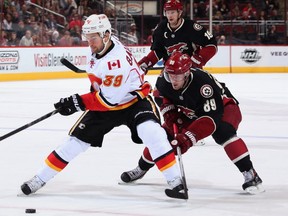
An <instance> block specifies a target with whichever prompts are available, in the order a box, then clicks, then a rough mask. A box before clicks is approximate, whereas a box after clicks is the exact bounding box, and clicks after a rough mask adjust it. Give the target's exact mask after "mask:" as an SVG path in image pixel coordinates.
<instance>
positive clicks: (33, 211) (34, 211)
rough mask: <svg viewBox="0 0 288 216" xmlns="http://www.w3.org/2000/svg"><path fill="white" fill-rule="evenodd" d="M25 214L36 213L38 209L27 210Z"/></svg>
mask: <svg viewBox="0 0 288 216" xmlns="http://www.w3.org/2000/svg"><path fill="white" fill-rule="evenodd" d="M25 213H28V214H31V213H36V209H26V210H25Z"/></svg>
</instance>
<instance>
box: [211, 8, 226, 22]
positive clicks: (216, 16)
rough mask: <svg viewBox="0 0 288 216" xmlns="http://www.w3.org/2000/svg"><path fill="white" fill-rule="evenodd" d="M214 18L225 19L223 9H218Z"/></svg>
mask: <svg viewBox="0 0 288 216" xmlns="http://www.w3.org/2000/svg"><path fill="white" fill-rule="evenodd" d="M213 19H214V20H223V19H224V17H223V16H222V13H221V11H219V10H218V11H216V14H215V15H214V16H213Z"/></svg>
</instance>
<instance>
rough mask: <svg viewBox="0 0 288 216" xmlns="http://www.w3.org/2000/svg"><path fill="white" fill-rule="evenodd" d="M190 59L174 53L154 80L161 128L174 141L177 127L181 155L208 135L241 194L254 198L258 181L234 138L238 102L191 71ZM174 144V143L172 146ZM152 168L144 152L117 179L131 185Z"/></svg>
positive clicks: (205, 76) (245, 152)
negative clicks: (238, 175) (238, 176)
mask: <svg viewBox="0 0 288 216" xmlns="http://www.w3.org/2000/svg"><path fill="white" fill-rule="evenodd" d="M192 65H193V62H192V60H191V59H190V56H189V55H187V54H182V53H181V52H174V53H173V54H172V56H171V57H170V58H169V59H168V60H167V61H166V64H165V68H164V72H163V74H162V75H161V76H159V77H158V79H157V82H156V88H157V89H158V91H159V94H160V95H159V96H160V97H162V98H163V103H162V105H161V108H160V110H161V113H162V115H163V117H164V124H163V127H164V128H165V129H166V131H167V133H168V134H169V136H170V140H171V141H172V140H173V139H174V133H173V124H176V125H177V126H178V134H176V138H175V139H176V141H177V142H176V146H179V147H180V148H181V152H182V153H185V152H186V151H187V150H188V149H189V148H190V147H192V146H193V145H195V143H196V142H197V141H198V140H199V139H203V138H205V137H208V136H210V135H212V137H213V139H214V140H215V142H216V143H217V144H219V145H221V146H222V147H223V148H224V150H225V152H226V154H227V156H228V157H229V158H230V160H231V161H232V162H233V163H234V164H235V165H236V167H237V168H238V169H239V171H240V172H242V174H243V176H244V179H245V182H244V184H243V185H242V188H243V190H245V191H246V192H248V193H251V194H254V193H258V192H263V191H264V189H263V187H262V180H261V179H260V177H259V176H258V174H257V172H256V171H255V169H254V168H253V165H252V162H251V160H250V154H249V152H248V149H247V146H246V144H245V142H244V141H243V140H242V139H241V138H240V137H238V136H237V129H238V125H239V123H240V122H241V120H242V116H241V112H240V109H239V106H238V101H237V100H236V99H235V98H234V97H233V95H232V94H231V93H230V91H229V90H228V88H227V87H226V86H225V84H223V83H219V82H218V81H217V80H216V79H215V78H214V77H213V76H212V75H211V74H209V73H207V72H206V71H203V70H201V69H198V68H196V69H195V68H193V67H192ZM172 143H174V144H175V141H174V142H172ZM151 167H153V160H151V157H150V156H149V151H148V149H147V148H146V149H145V151H144V154H143V155H142V157H141V158H140V160H139V163H138V166H137V167H136V168H135V169H133V170H131V171H127V172H124V173H123V174H122V175H121V179H122V180H123V181H124V182H132V181H135V180H137V179H140V178H142V177H143V176H144V175H145V174H146V172H147V171H148V170H149V169H150V168H151Z"/></svg>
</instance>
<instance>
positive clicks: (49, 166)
mask: <svg viewBox="0 0 288 216" xmlns="http://www.w3.org/2000/svg"><path fill="white" fill-rule="evenodd" d="M82 33H83V39H84V40H86V41H88V44H89V47H90V49H91V54H90V56H88V65H87V68H86V71H87V74H88V77H89V79H90V82H91V85H92V91H91V92H89V93H87V94H83V95H78V94H74V95H72V96H70V97H67V98H61V99H60V101H59V102H57V103H56V104H54V106H55V108H56V109H58V110H59V112H60V114H62V115H71V114H73V113H75V112H77V111H84V112H83V114H82V116H81V117H80V118H79V119H78V120H77V121H76V123H75V124H74V125H73V127H72V128H71V130H70V132H69V137H68V139H67V141H66V142H64V143H62V144H61V145H60V146H59V147H58V148H56V149H55V150H54V151H52V152H51V153H50V154H49V155H48V157H47V158H46V159H45V162H44V165H43V166H42V168H41V169H40V170H39V171H38V172H37V173H36V175H35V176H34V177H33V178H32V179H30V180H28V181H26V182H24V183H23V185H22V186H21V190H22V192H23V193H24V194H25V195H29V194H32V193H35V192H36V191H37V190H39V189H40V188H42V187H43V186H44V185H45V184H46V183H47V182H48V181H50V180H51V179H52V178H53V177H54V176H55V175H57V174H58V173H59V172H61V171H62V170H63V169H64V168H65V167H66V166H67V165H68V164H69V162H70V161H71V160H73V159H74V158H75V157H76V156H77V155H79V154H80V153H81V152H84V151H86V150H87V149H88V148H89V147H101V146H102V142H103V137H104V135H105V134H107V133H108V132H109V131H111V130H112V129H113V128H114V127H117V126H120V125H126V126H127V127H128V128H129V129H130V131H131V135H132V136H131V137H132V140H133V141H134V142H135V143H143V144H144V145H145V146H146V147H148V149H149V151H150V153H151V155H152V157H153V160H154V162H155V163H156V165H157V167H158V169H159V170H160V171H161V172H162V174H163V175H164V177H165V179H166V181H167V183H168V185H169V186H170V188H171V190H173V191H174V192H176V193H178V192H179V193H181V192H182V189H183V184H182V180H181V178H180V173H179V169H178V167H177V164H176V160H175V155H174V152H173V149H172V148H171V146H170V144H169V141H168V139H167V135H166V133H165V131H164V129H163V128H162V127H161V125H160V118H159V113H158V111H157V108H156V105H155V104H154V102H153V100H152V99H151V97H150V96H149V93H150V91H151V86H150V84H149V83H148V82H145V81H144V79H143V78H144V72H143V71H142V70H141V69H140V68H139V67H138V65H137V62H136V60H135V58H134V57H133V55H132V54H131V52H130V51H129V50H128V49H127V48H126V47H125V46H123V45H122V44H121V43H120V42H119V41H118V40H117V38H115V37H114V36H112V35H111V24H110V22H109V19H108V18H107V16H106V15H104V14H100V15H91V16H89V17H88V18H87V19H86V21H85V23H84V25H83V27H82Z"/></svg>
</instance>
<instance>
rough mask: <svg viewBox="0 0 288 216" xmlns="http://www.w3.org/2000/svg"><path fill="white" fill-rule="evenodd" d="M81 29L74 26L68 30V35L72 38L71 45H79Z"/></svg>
mask: <svg viewBox="0 0 288 216" xmlns="http://www.w3.org/2000/svg"><path fill="white" fill-rule="evenodd" d="M81 29H82V27H79V26H78V25H75V26H74V27H73V28H72V29H71V30H70V35H71V37H72V38H73V45H80V44H81V41H82V36H81Z"/></svg>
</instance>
